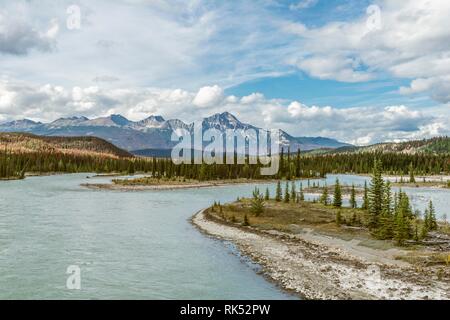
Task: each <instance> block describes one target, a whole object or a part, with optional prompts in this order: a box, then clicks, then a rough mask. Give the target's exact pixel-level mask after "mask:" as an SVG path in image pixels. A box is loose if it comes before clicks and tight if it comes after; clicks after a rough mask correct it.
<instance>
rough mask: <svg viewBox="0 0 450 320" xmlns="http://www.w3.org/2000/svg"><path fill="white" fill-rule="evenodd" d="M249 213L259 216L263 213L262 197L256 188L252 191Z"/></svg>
mask: <svg viewBox="0 0 450 320" xmlns="http://www.w3.org/2000/svg"><path fill="white" fill-rule="evenodd" d="M250 211H251V212H252V213H254V214H255V216H257V217H258V216H259V215H260V214H261V213H262V212H263V211H264V196H263V195H262V194H261V193H260V192H259V189H258V188H255V190H254V191H253V198H252V201H251V208H250Z"/></svg>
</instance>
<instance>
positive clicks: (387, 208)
mask: <svg viewBox="0 0 450 320" xmlns="http://www.w3.org/2000/svg"><path fill="white" fill-rule="evenodd" d="M375 235H376V237H377V238H379V239H392V237H393V236H394V215H393V212H392V193H391V184H390V183H389V181H388V182H386V184H385V187H384V199H383V210H382V213H381V215H380V219H379V226H378V229H377V230H376V232H375Z"/></svg>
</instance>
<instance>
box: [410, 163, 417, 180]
mask: <svg viewBox="0 0 450 320" xmlns="http://www.w3.org/2000/svg"><path fill="white" fill-rule="evenodd" d="M409 182H410V183H416V178H415V177H414V166H413V163H412V162H411V163H410V164H409Z"/></svg>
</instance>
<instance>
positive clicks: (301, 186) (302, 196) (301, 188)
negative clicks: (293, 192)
mask: <svg viewBox="0 0 450 320" xmlns="http://www.w3.org/2000/svg"><path fill="white" fill-rule="evenodd" d="M299 198H300V201H305V194H304V193H303V185H302V183H300V195H299Z"/></svg>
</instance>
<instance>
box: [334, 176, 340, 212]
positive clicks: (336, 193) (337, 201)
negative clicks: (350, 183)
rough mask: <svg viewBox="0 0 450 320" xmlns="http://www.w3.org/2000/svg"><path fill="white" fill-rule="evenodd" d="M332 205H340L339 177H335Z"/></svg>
mask: <svg viewBox="0 0 450 320" xmlns="http://www.w3.org/2000/svg"><path fill="white" fill-rule="evenodd" d="M333 206H334V207H335V208H340V207H342V193H341V185H340V184H339V179H336V184H335V185H334V195H333Z"/></svg>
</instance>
